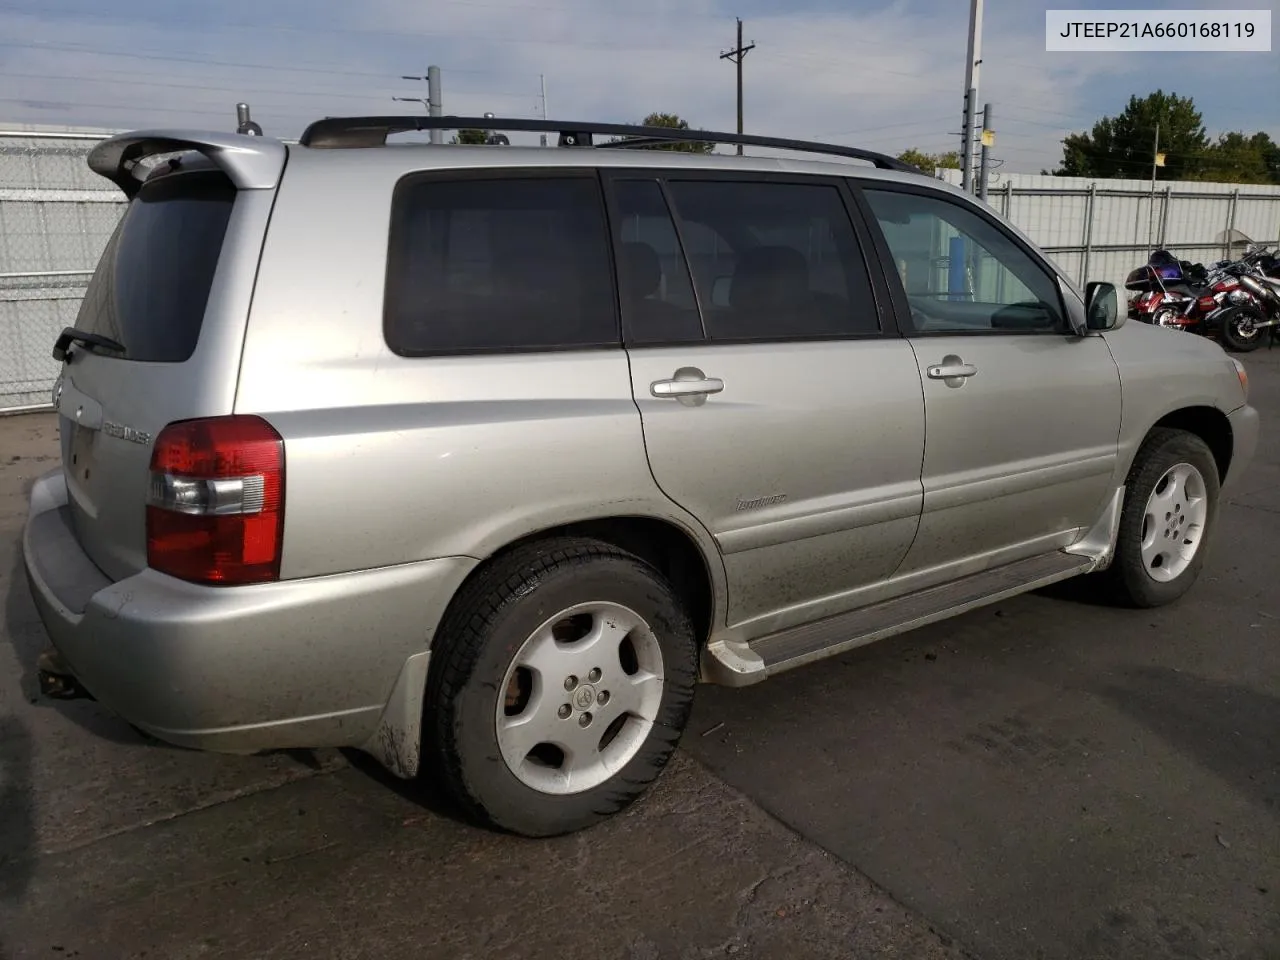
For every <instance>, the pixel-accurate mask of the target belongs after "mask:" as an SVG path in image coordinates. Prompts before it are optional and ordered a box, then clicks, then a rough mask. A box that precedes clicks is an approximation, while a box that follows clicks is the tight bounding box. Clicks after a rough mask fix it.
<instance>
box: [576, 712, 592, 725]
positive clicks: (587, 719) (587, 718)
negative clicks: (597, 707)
mask: <svg viewBox="0 0 1280 960" xmlns="http://www.w3.org/2000/svg"><path fill="white" fill-rule="evenodd" d="M578 726H580V727H589V726H591V714H589V713H584V714H582V716H580V717H578Z"/></svg>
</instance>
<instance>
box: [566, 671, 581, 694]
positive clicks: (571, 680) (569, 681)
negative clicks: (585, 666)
mask: <svg viewBox="0 0 1280 960" xmlns="http://www.w3.org/2000/svg"><path fill="white" fill-rule="evenodd" d="M577 686H578V678H577V677H575V676H574V675H573V674H569V676H567V677H565V678H564V688H565V689H566V690H575V689H577Z"/></svg>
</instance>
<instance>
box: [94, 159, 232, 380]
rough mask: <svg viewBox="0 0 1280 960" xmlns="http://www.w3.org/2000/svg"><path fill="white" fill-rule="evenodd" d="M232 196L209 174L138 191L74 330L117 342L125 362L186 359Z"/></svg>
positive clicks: (219, 177) (200, 319) (193, 343)
mask: <svg viewBox="0 0 1280 960" xmlns="http://www.w3.org/2000/svg"><path fill="white" fill-rule="evenodd" d="M235 197H236V190H235V187H234V186H233V185H232V183H231V182H230V181H229V180H227V178H226V177H225V176H223V175H222V174H217V173H198V174H196V173H189V174H174V175H170V176H166V177H163V178H161V179H159V180H155V181H152V182H151V183H148V184H146V185H145V186H143V188H142V190H141V191H140V192H139V193H138V195H137V196H136V197H135V198H134V199H133V202H131V203H130V204H129V207H128V209H127V210H126V212H125V215H124V217H123V218H122V219H121V221H120V224H119V225H118V226H117V227H116V231H115V233H114V234H113V235H112V237H111V239H110V241H108V243H107V247H106V250H105V251H104V252H103V254H102V259H101V260H99V261H98V268H97V270H96V271H95V272H94V275H93V280H92V281H90V283H89V289H88V291H87V292H86V293H85V298H84V302H83V303H82V304H81V305H80V313H79V315H78V316H77V317H76V329H78V330H83V331H85V332H88V333H97V334H100V335H102V336H104V337H110V338H111V339H112V340H115V341H117V342H119V343H121V344H123V345H124V348H125V357H126V359H129V360H143V361H151V362H156V363H181V362H183V361H184V360H187V359H188V358H189V357H190V356H191V354H192V352H194V350H195V348H196V341H197V340H198V339H199V337H200V327H201V326H202V325H203V323H204V311H205V307H206V306H207V305H208V302H209V290H210V288H211V287H212V286H213V273H214V270H215V269H216V268H217V266H218V255H219V254H220V253H221V252H222V241H223V239H224V238H225V236H226V232H227V222H228V221H229V220H230V217H231V208H232V206H233V205H234V204H235Z"/></svg>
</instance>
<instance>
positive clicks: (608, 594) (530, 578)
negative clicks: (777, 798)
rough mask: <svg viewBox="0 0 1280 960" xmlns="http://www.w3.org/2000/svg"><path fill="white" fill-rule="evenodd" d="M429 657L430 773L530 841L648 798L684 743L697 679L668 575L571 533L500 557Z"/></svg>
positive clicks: (691, 641)
mask: <svg viewBox="0 0 1280 960" xmlns="http://www.w3.org/2000/svg"><path fill="white" fill-rule="evenodd" d="M431 659H432V663H431V668H430V671H429V679H428V684H427V702H426V708H425V715H424V718H423V719H424V724H423V726H424V733H425V734H426V737H425V741H426V742H425V743H424V749H425V750H427V751H428V753H427V759H428V767H429V768H430V767H434V768H435V769H434V770H433V771H431V773H434V774H435V775H437V776H439V777H440V778H441V779H442V780H443V782H444V784H445V786H446V788H447V789H448V790H449V792H450V793H451V794H452V795H453V796H454V797H455V798H456V799H457V800H458V802H459V803H460V804H461V805H462V806H463V807H464V809H466V810H467V811H468V812H469V813H470V814H471V815H472V816H473V817H474V818H475V819H476V820H478V821H479V822H481V823H484V824H486V825H491V826H496V827H499V828H502V829H505V830H509V831H512V832H514V833H519V834H523V835H526V836H552V835H555V834H561V833H567V832H570V831H573V830H578V829H581V828H583V827H587V826H590V825H591V824H594V823H596V822H598V821H600V820H603V819H605V818H607V817H609V816H611V815H612V814H614V813H617V812H618V811H620V810H622V809H623V808H624V807H626V806H627V805H628V804H630V803H631V802H632V801H633V800H635V799H636V798H637V797H638V796H639V795H640V794H641V793H643V792H644V790H645V789H646V788H647V787H648V785H649V784H650V783H651V782H652V781H653V780H655V779H656V778H657V776H658V775H659V773H661V771H662V769H663V767H664V766H665V765H666V763H667V761H668V759H669V758H670V756H671V754H672V752H673V751H674V750H675V747H676V744H677V742H678V741H679V739H680V734H681V732H682V731H683V729H684V725H685V723H686V721H687V720H688V716H689V710H690V708H691V706H692V702H693V687H694V683H695V680H696V672H697V649H696V642H695V638H694V633H693V627H692V625H691V623H690V620H689V618H688V616H687V615H686V613H685V611H684V610H683V609H682V607H681V605H680V602H679V600H678V599H677V598H676V595H675V593H674V591H673V590H672V589H671V587H670V585H669V584H668V583H667V582H666V581H665V579H664V578H663V577H662V576H661V575H660V574H659V573H658V572H657V571H656V570H654V569H653V568H652V567H651V566H649V565H648V564H646V563H645V562H644V561H642V560H640V559H639V558H637V557H635V556H633V555H631V554H628V553H625V552H623V551H621V550H618V549H616V548H614V547H612V546H610V545H608V544H604V543H600V542H597V541H593V540H586V539H576V538H575V539H556V540H548V541H544V542H541V543H535V544H532V545H529V546H525V547H521V548H518V549H516V550H514V551H513V552H511V553H510V554H508V555H506V556H504V557H500V558H499V559H497V560H496V561H494V562H493V564H492V565H491V566H490V567H489V568H488V569H487V570H485V571H483V572H482V573H481V574H480V575H479V576H478V577H476V578H475V580H474V581H472V582H471V583H469V584H468V585H467V586H466V587H465V588H464V589H463V592H462V593H461V594H460V595H459V596H458V598H457V600H456V601H455V603H454V604H453V605H452V606H451V608H450V611H449V613H448V614H447V615H446V617H445V621H444V623H442V625H441V630H440V632H439V633H438V634H437V636H436V639H435V642H434V646H433V651H432V657H431ZM431 773H428V775H431Z"/></svg>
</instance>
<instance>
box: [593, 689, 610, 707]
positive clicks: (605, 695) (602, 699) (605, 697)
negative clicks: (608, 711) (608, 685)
mask: <svg viewBox="0 0 1280 960" xmlns="http://www.w3.org/2000/svg"><path fill="white" fill-rule="evenodd" d="M608 702H609V691H608V690H601V691H600V693H599V694H598V695H597V696H596V703H598V704H600V706H602V707H603V706H604V705H605V704H606V703H608Z"/></svg>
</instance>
